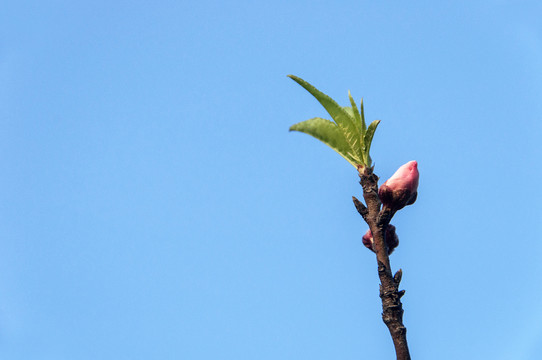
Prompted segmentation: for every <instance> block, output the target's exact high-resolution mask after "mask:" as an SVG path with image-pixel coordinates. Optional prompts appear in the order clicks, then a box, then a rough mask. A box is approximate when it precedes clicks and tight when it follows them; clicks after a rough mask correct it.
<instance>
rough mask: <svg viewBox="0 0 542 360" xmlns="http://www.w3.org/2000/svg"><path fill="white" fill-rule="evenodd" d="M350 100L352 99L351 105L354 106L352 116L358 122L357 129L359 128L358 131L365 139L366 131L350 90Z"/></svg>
mask: <svg viewBox="0 0 542 360" xmlns="http://www.w3.org/2000/svg"><path fill="white" fill-rule="evenodd" d="M348 98H349V99H350V104H352V107H351V109H352V113H353V114H352V115H353V117H354V119H355V120H356V127H357V128H358V131H359V132H360V133H361V136H362V137H363V133H364V132H365V129H364V128H363V126H362V123H361V116H360V114H359V110H358V106H357V105H356V102H355V101H354V99H353V98H352V94H351V93H350V90H348Z"/></svg>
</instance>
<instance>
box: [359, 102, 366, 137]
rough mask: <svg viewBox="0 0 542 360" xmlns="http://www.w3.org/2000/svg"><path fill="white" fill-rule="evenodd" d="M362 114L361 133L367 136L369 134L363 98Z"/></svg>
mask: <svg viewBox="0 0 542 360" xmlns="http://www.w3.org/2000/svg"><path fill="white" fill-rule="evenodd" d="M360 110H361V111H360V113H361V133H362V134H363V135H365V133H366V132H367V124H365V111H363V98H361V106H360Z"/></svg>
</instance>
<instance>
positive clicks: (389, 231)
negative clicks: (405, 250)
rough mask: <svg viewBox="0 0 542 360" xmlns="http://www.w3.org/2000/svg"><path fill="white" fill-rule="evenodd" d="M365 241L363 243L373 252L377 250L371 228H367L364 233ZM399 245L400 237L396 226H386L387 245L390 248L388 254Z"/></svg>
mask: <svg viewBox="0 0 542 360" xmlns="http://www.w3.org/2000/svg"><path fill="white" fill-rule="evenodd" d="M361 240H362V241H363V245H365V247H366V248H367V249H369V250H371V251H372V252H375V249H374V242H373V234H372V233H371V230H367V232H366V233H365V235H363V238H361ZM398 245H399V237H398V236H397V234H396V233H395V226H393V225H391V224H390V225H388V227H387V228H386V246H387V248H388V255H389V254H391V253H392V252H393V250H394V249H395V248H396V247H397V246H398Z"/></svg>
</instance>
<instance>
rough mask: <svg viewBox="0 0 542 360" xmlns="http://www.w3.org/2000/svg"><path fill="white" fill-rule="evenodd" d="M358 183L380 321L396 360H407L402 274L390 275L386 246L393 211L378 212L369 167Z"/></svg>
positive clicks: (358, 203) (373, 177) (359, 207)
mask: <svg viewBox="0 0 542 360" xmlns="http://www.w3.org/2000/svg"><path fill="white" fill-rule="evenodd" d="M359 177H360V184H361V186H362V187H363V198H364V199H365V203H366V204H367V205H366V206H365V205H364V204H363V203H362V202H361V201H359V200H358V199H356V198H355V197H352V199H353V201H354V205H355V206H356V209H357V210H358V212H359V213H360V215H361V216H362V217H363V219H364V220H365V222H366V223H367V224H368V225H369V229H371V232H372V234H373V241H374V250H375V253H376V260H377V264H378V276H379V278H380V298H381V299H382V320H383V321H384V323H385V324H386V326H387V327H388V330H389V331H390V335H391V337H392V340H393V345H394V346H395V354H396V355H397V360H410V353H409V351H408V344H407V339H406V328H405V326H404V325H403V305H402V304H401V297H402V296H403V295H404V294H405V291H404V290H401V291H399V283H400V282H401V276H402V271H401V270H399V271H397V272H396V273H395V276H393V275H392V272H391V266H390V258H389V256H388V250H387V247H386V245H385V244H386V241H385V240H386V239H385V234H386V228H387V226H388V224H389V223H390V220H391V218H392V217H393V215H394V212H393V211H390V210H388V209H382V210H381V209H380V208H381V203H380V198H379V197H378V176H376V175H375V174H374V173H373V169H372V168H367V167H365V168H360V169H359Z"/></svg>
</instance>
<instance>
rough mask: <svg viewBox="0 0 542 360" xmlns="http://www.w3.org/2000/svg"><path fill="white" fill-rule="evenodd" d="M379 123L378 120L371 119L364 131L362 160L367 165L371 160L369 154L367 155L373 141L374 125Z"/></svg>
mask: <svg viewBox="0 0 542 360" xmlns="http://www.w3.org/2000/svg"><path fill="white" fill-rule="evenodd" d="M378 124H380V120H375V121H373V122H372V123H371V124H370V125H369V127H368V128H367V132H366V133H365V137H364V138H363V145H364V154H363V160H364V161H365V164H366V165H367V166H371V163H372V160H371V156H370V155H369V151H370V150H371V143H372V142H373V136H374V134H375V131H376V127H377V126H378Z"/></svg>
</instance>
